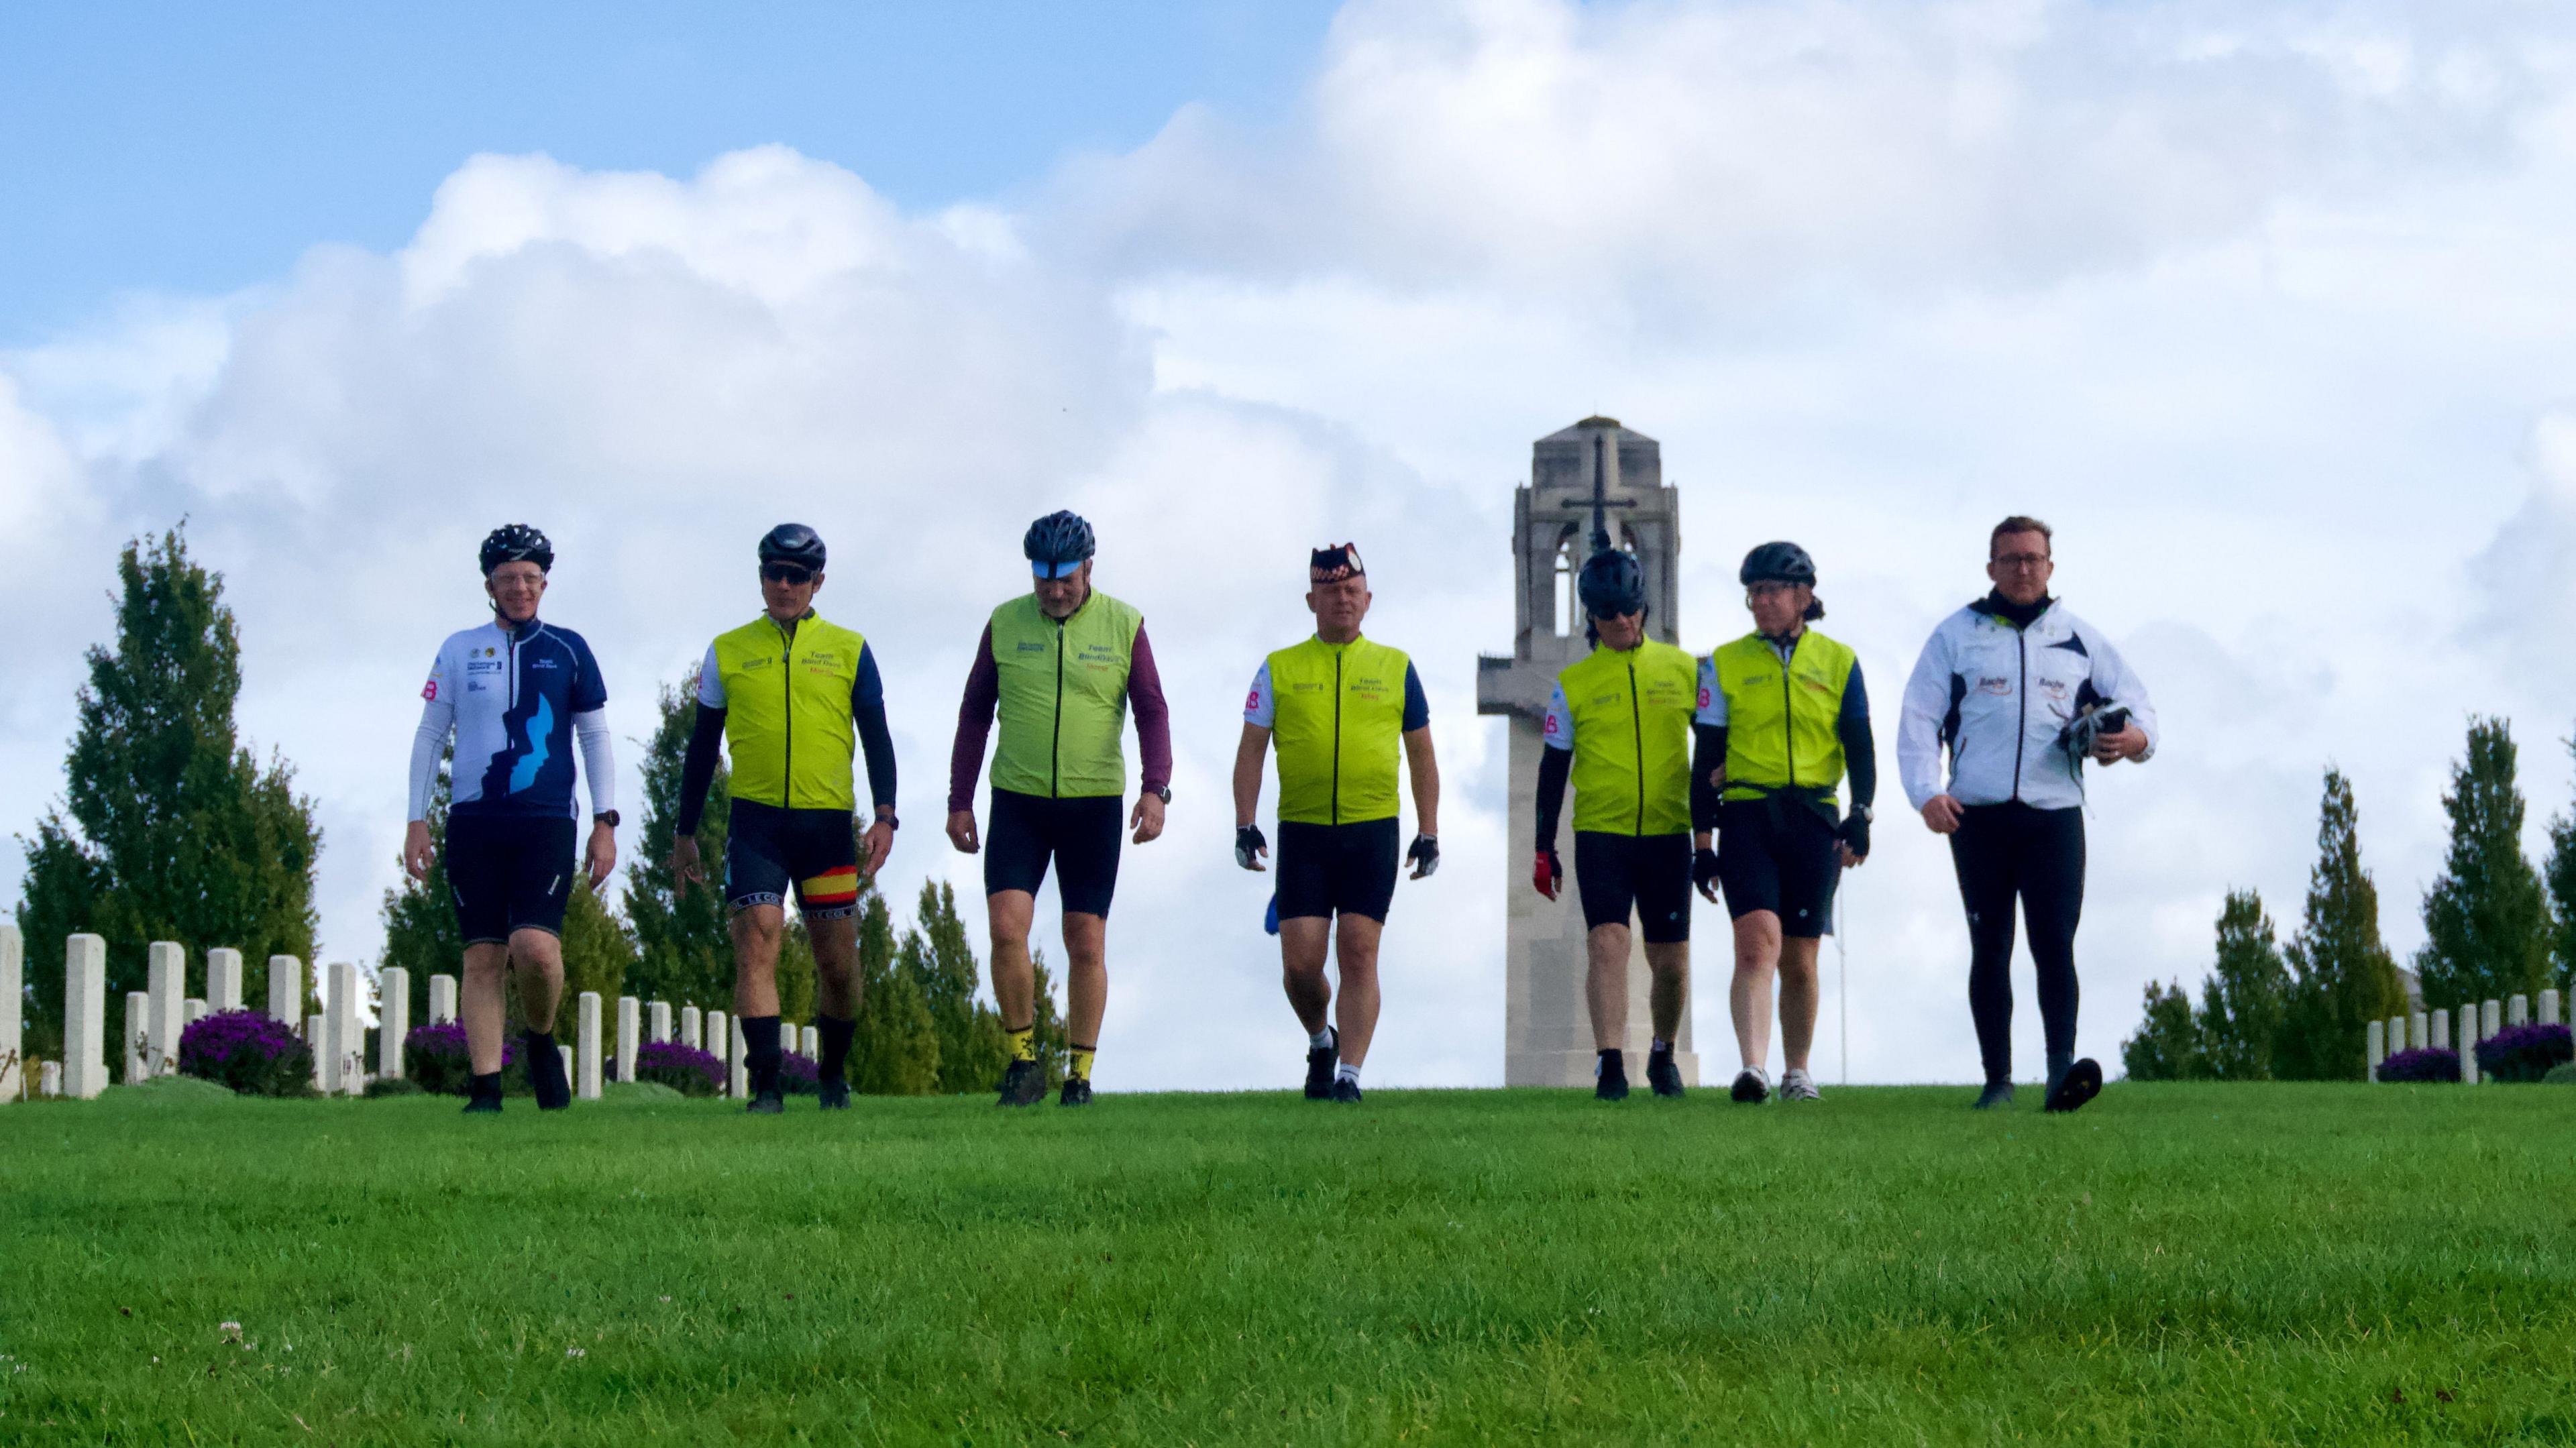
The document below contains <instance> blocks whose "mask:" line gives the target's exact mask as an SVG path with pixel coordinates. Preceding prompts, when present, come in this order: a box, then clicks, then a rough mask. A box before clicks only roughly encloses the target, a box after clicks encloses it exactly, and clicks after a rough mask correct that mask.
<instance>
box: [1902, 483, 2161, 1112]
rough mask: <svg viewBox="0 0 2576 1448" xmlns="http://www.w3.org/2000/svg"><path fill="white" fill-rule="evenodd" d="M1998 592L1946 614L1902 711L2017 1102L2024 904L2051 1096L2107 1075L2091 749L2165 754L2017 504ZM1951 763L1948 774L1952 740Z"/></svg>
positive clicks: (1990, 1035) (1998, 1073)
mask: <svg viewBox="0 0 2576 1448" xmlns="http://www.w3.org/2000/svg"><path fill="white" fill-rule="evenodd" d="M1987 554H1988V558H1987V562H1986V577H1987V578H1988V579H1990V580H1991V581H1992V582H1993V584H1994V591H1993V592H1991V593H1988V594H1987V595H1986V596H1985V597H1983V598H1981V599H1978V600H1977V601H1976V602H1974V603H1972V604H1969V605H1968V606H1967V607H1965V608H1963V609H1960V610H1959V611H1958V612H1957V613H1954V614H1952V615H1950V616H1949V617H1948V618H1946V619H1944V620H1942V622H1941V626H1940V627H1939V628H1937V629H1935V630H1933V632H1932V638H1931V640H1930V641H1929V642H1927V643H1925V644H1924V646H1923V656H1922V657H1921V658H1920V659H1919V660H1917V661H1916V662H1915V665H1914V677H1913V678H1912V679H1911V680H1909V681H1908V682H1907V683H1906V686H1905V708H1904V715H1903V718H1902V720H1901V722H1900V723H1899V724H1898V726H1897V735H1896V763H1897V769H1898V772H1899V773H1900V774H1901V775H1902V776H1903V777H1904V781H1905V794H1906V797H1907V798H1908V799H1910V800H1911V801H1912V802H1913V804H1914V808H1915V809H1916V810H1918V811H1920V812H1921V813H1922V815H1923V823H1924V824H1925V825H1927V826H1929V827H1930V828H1931V830H1932V832H1933V833H1935V834H1941V835H1947V836H1949V837H1950V858H1951V863H1952V864H1954V865H1955V866H1956V867H1957V869H1958V873H1959V898H1960V901H1961V903H1962V904H1964V905H1965V906H1966V907H1967V914H1968V942H1969V951H1970V956H1969V966H1968V1009H1969V1012H1970V1014H1971V1015H1973V1016H1974V1017H1975V1019H1976V1023H1977V1049H1978V1052H1979V1054H1980V1055H1981V1056H1982V1057H1983V1058H1984V1064H1985V1073H1986V1087H1985V1091H1984V1092H1983V1094H1981V1095H1979V1096H1978V1098H1977V1101H1976V1105H1977V1109H1979V1110H1981V1111H1984V1110H1992V1109H1994V1108H1996V1107H1999V1106H2009V1105H2011V1104H2012V1099H2013V1088H2012V948H2013V906H2014V903H2015V902H2016V900H2017V901H2018V902H2019V903H2020V906H2021V911H2022V917H2023V919H2024V920H2026V921H2027V922H2028V923H2029V925H2030V955H2031V963H2032V964H2033V965H2035V966H2036V967H2037V968H2038V974H2039V1016H2040V1022H2041V1025H2042V1027H2043V1029H2044V1031H2045V1033H2046V1039H2047V1047H2048V1093H2047V1095H2046V1097H2045V1098H2044V1099H2043V1101H2044V1108H2045V1109H2046V1110H2049V1111H2073V1110H2075V1109H2076V1108H2077V1107H2079V1106H2082V1105H2083V1104H2084V1103H2085V1102H2087V1101H2090V1100H2092V1099H2093V1097H2094V1095H2095V1094H2096V1093H2097V1092H2099V1091H2100V1090H2101V1089H2102V1068H2101V1066H2100V1065H2099V1064H2097V1063H2095V1062H2094V1061H2093V1060H2092V1059H2091V1058H2090V1057H2086V1058H2084V1059H2081V1060H2079V1059H2077V1058H2076V1055H2075V1002H2076V986H2075V926H2076V921H2077V918H2078V917H2079V916H2080V915H2081V914H2082V912H2083V908H2084V761H2085V760H2086V759H2088V758H2089V759H2091V760H2092V761H2093V762H2095V763H2097V764H2103V765H2109V764H2115V763H2117V762H2119V761H2120V760H2123V759H2134V760H2141V761H2143V760H2145V759H2147V758H2149V757H2151V756H2152V755H2153V754H2154V753H2155V746H2156V711H2155V706H2154V705H2152V704H2150V703H2149V702H2148V701H2147V688H2146V685H2145V684H2143V683H2141V682H2139V680H2138V676H2137V675H2135V674H2133V673H2131V672H2129V666H2128V665H2127V664H2126V663H2123V662H2122V661H2121V659H2120V654H2119V651H2118V650H2116V649H2114V648H2112V647H2111V641H2110V640H2109V639H2107V638H2105V637H2103V636H2102V633H2101V631H2100V630H2099V629H2096V628H2094V627H2093V626H2092V625H2091V624H2088V623H2085V622H2083V621H2082V620H2080V619H2078V618H2076V617H2075V616H2074V615H2073V614H2071V613H2068V612H2067V611H2066V608H2065V606H2064V605H2063V604H2060V603H2059V602H2058V601H2057V600H2056V599H2054V598H2052V597H2050V596H2049V592H2048V583H2049V579H2050V578H2051V577H2052V576H2054V575H2055V573H2056V568H2057V565H2056V562H2055V560H2054V558H2053V556H2052V535H2051V534H2050V532H2049V529H2048V525H2047V524H2045V523H2042V522H2041V521H2039V520H2038V519H2037V518H2030V517H2024V516H2021V515H2019V514H2016V515H2014V516H2012V517H2010V518H2006V519H2004V520H2003V521H2002V522H2001V523H1998V524H1996V525H1995V529H1994V532H1993V533H1992V534H1991V535H1990V536H1989V538H1988V540H1987ZM1944 750H1946V751H1947V752H1948V754H1949V766H1950V767H1949V773H1948V777H1947V779H1946V780H1945V779H1944V777H1943V774H1942V768H1941V763H1942V754H1943V751H1944Z"/></svg>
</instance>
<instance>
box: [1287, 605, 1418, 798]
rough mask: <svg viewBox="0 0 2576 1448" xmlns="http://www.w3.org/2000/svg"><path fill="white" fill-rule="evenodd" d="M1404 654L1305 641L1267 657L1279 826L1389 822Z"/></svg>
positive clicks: (1355, 643)
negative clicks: (1283, 823)
mask: <svg viewBox="0 0 2576 1448" xmlns="http://www.w3.org/2000/svg"><path fill="white" fill-rule="evenodd" d="M1406 664H1407V660H1406V659H1405V657H1404V651H1403V650H1401V649H1391V648H1388V647H1387V646H1386V645H1384V644H1381V643H1372V642H1370V641H1369V640H1368V639H1365V638H1356V639H1353V640H1351V641H1350V642H1349V643H1346V644H1328V643H1326V642H1324V641H1323V640H1322V639H1320V638H1310V639H1308V640H1306V641H1305V642H1304V643H1302V644H1298V645H1296V646H1295V647H1293V648H1285V649H1281V650H1280V651H1279V652H1277V653H1275V654H1272V655H1271V656H1270V694H1271V700H1272V705H1273V719H1272V724H1271V731H1272V732H1271V739H1272V741H1273V742H1275V743H1276V744H1277V745H1278V746H1279V818H1280V819H1282V820H1285V821H1288V822H1290V823H1292V824H1314V825H1349V824H1359V823H1361V822H1363V821H1366V820H1383V819H1393V818H1394V817H1395V814H1396V792H1395V756H1396V753H1397V748H1398V745H1399V742H1400V741H1401V740H1402V739H1403V738H1404V671H1405V667H1406Z"/></svg>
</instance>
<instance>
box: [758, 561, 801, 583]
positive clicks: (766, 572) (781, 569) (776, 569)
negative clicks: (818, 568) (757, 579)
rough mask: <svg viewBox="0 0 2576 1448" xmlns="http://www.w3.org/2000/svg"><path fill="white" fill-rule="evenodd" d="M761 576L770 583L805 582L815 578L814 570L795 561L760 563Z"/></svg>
mask: <svg viewBox="0 0 2576 1448" xmlns="http://www.w3.org/2000/svg"><path fill="white" fill-rule="evenodd" d="M760 576H761V579H762V581H764V582H768V583H804V582H807V581H809V580H811V579H812V578H813V576H814V570H813V569H811V568H799V567H797V566H796V565H795V564H793V563H764V564H762V565H760Z"/></svg>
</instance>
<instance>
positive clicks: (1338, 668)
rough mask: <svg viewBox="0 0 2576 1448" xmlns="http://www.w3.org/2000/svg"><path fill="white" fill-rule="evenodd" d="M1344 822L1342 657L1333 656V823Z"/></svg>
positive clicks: (1338, 655)
mask: <svg viewBox="0 0 2576 1448" xmlns="http://www.w3.org/2000/svg"><path fill="white" fill-rule="evenodd" d="M1341 822H1342V656H1341V655H1340V654H1335V655H1333V823H1335V824H1340V823H1341Z"/></svg>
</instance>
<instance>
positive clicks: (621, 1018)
mask: <svg viewBox="0 0 2576 1448" xmlns="http://www.w3.org/2000/svg"><path fill="white" fill-rule="evenodd" d="M643 1049H644V1003H643V1002H642V1001H639V1000H637V999H636V998H635V997H633V996H619V997H618V998H617V1079H618V1080H620V1081H630V1082H631V1081H633V1080H634V1079H635V1053H636V1052H638V1051H641V1050H643Z"/></svg>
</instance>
